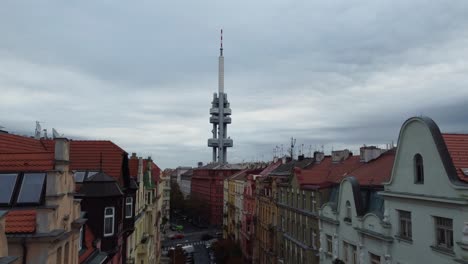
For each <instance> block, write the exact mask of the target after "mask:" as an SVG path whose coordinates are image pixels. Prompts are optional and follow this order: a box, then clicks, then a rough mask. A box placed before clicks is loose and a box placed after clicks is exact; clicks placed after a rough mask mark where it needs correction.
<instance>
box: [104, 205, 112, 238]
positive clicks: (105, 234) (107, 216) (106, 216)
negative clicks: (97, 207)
mask: <svg viewBox="0 0 468 264" xmlns="http://www.w3.org/2000/svg"><path fill="white" fill-rule="evenodd" d="M107 209H112V215H106V211H107ZM107 218H111V219H112V221H111V223H112V224H111V228H112V232H111V233H106V219H107ZM114 226H115V207H113V206H112V207H105V208H104V226H103V229H102V231H103V234H104V237H110V236H113V235H114V233H115V229H114Z"/></svg>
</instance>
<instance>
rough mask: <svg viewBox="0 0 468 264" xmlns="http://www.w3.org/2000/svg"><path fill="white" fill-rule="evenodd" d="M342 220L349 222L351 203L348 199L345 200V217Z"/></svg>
mask: <svg viewBox="0 0 468 264" xmlns="http://www.w3.org/2000/svg"><path fill="white" fill-rule="evenodd" d="M344 220H345V222H349V223H351V203H350V202H349V201H346V217H345V219H344Z"/></svg>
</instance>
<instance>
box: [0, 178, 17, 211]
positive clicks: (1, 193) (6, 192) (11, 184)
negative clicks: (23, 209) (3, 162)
mask: <svg viewBox="0 0 468 264" xmlns="http://www.w3.org/2000/svg"><path fill="white" fill-rule="evenodd" d="M17 178H18V174H16V173H15V174H0V204H5V205H10V204H11V196H12V195H13V191H14V190H15V184H16V179H17Z"/></svg>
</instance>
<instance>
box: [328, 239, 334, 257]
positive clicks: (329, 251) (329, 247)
mask: <svg viewBox="0 0 468 264" xmlns="http://www.w3.org/2000/svg"><path fill="white" fill-rule="evenodd" d="M327 253H329V254H332V253H333V238H332V236H330V235H327Z"/></svg>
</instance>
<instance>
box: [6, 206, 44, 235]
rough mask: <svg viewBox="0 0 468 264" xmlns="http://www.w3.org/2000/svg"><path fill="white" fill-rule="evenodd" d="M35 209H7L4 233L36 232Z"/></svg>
mask: <svg viewBox="0 0 468 264" xmlns="http://www.w3.org/2000/svg"><path fill="white" fill-rule="evenodd" d="M36 214H37V213H36V211H35V210H19V211H9V212H8V214H7V215H6V221H5V222H6V223H5V233H34V232H36Z"/></svg>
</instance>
